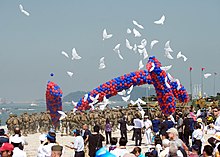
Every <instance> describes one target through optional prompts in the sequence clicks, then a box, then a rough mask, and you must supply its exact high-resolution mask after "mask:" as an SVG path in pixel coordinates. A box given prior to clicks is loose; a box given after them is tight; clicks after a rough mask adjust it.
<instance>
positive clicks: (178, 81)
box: [175, 79, 181, 90]
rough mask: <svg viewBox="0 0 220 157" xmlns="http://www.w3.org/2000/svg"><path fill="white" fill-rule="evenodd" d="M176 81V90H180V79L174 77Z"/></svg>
mask: <svg viewBox="0 0 220 157" xmlns="http://www.w3.org/2000/svg"><path fill="white" fill-rule="evenodd" d="M175 81H176V83H177V90H180V88H181V85H180V80H179V79H175Z"/></svg>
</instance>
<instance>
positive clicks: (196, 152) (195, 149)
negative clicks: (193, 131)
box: [189, 145, 199, 157]
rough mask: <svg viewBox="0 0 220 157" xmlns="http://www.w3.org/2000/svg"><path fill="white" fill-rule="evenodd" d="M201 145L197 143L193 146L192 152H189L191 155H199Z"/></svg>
mask: <svg viewBox="0 0 220 157" xmlns="http://www.w3.org/2000/svg"><path fill="white" fill-rule="evenodd" d="M198 151H199V147H198V146H197V145H193V146H192V152H190V153H189V157H199V153H198Z"/></svg>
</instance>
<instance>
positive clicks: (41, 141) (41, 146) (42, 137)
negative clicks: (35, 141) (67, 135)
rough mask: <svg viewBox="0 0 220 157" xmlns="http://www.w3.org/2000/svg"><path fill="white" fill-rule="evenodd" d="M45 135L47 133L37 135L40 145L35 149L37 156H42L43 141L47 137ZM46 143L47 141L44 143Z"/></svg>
mask: <svg viewBox="0 0 220 157" xmlns="http://www.w3.org/2000/svg"><path fill="white" fill-rule="evenodd" d="M46 136H47V135H45V134H41V135H40V136H39V140H40V146H39V147H38V149H37V157H42V156H43V152H42V148H43V146H44V141H46V139H47V137H46ZM46 144H47V143H46Z"/></svg>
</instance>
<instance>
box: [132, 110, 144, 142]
mask: <svg viewBox="0 0 220 157" xmlns="http://www.w3.org/2000/svg"><path fill="white" fill-rule="evenodd" d="M135 116H136V118H135V119H134V138H135V146H141V141H142V137H141V129H142V128H143V121H142V120H140V117H139V115H138V114H136V115H135Z"/></svg>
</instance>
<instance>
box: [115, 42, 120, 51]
mask: <svg viewBox="0 0 220 157" xmlns="http://www.w3.org/2000/svg"><path fill="white" fill-rule="evenodd" d="M120 45H121V44H117V45H116V46H115V48H114V49H113V50H114V51H118V50H119V48H120Z"/></svg>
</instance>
